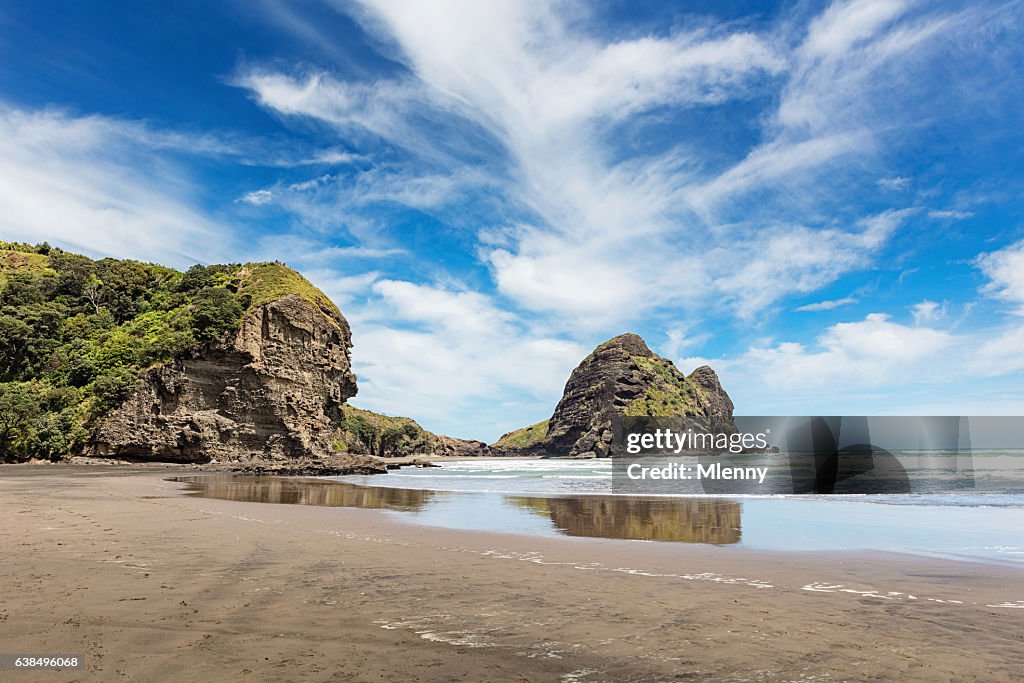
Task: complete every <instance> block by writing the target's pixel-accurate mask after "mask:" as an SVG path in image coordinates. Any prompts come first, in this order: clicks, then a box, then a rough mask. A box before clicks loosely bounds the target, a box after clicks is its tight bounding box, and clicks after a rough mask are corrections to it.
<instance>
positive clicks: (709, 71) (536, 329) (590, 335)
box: [0, 0, 1024, 440]
mask: <svg viewBox="0 0 1024 683" xmlns="http://www.w3.org/2000/svg"><path fill="white" fill-rule="evenodd" d="M171 4H172V3H157V2H152V3H147V2H136V3H123V2H102V1H96V2H91V3H79V2H10V1H9V0H0V180H2V182H0V237H2V238H4V239H17V240H29V241H42V240H48V241H50V242H51V243H53V244H58V245H61V246H63V247H65V248H68V249H75V250H80V251H83V252H86V253H88V254H90V255H93V256H106V255H111V256H117V257H125V258H141V259H145V260H151V261H157V262H161V263H165V264H168V265H174V266H179V267H187V266H188V265H190V264H191V263H195V262H203V263H213V262H238V261H247V260H265V259H275V258H276V259H281V260H283V261H286V262H287V263H288V264H289V265H290V266H293V267H295V268H297V269H299V270H301V271H302V272H303V273H304V274H305V275H306V276H307V277H309V278H310V279H311V280H312V281H313V282H314V283H316V284H317V285H319V286H320V287H321V288H322V289H324V290H325V291H326V292H327V293H328V294H329V295H331V296H332V297H333V298H334V299H335V301H336V302H337V303H338V304H339V306H340V307H341V309H342V311H343V312H344V313H345V315H346V317H347V318H348V319H349V321H350V323H351V325H352V329H353V335H354V344H355V346H354V349H353V360H354V363H355V367H356V371H357V373H358V375H359V378H360V390H359V396H358V397H357V398H356V399H355V400H354V403H356V404H357V405H360V406H363V407H366V408H370V409H374V410H380V411H384V412H388V413H392V414H405V415H410V416H412V417H415V418H417V419H418V420H420V421H421V422H422V423H423V424H424V426H426V427H428V428H431V429H434V430H437V431H443V432H447V433H451V434H455V435H458V436H466V437H476V438H482V439H486V440H492V439H493V438H495V437H497V436H498V435H499V434H501V433H502V432H503V431H507V430H509V429H512V428H515V427H518V426H521V425H523V424H528V423H532V422H536V421H538V420H540V419H543V418H545V417H547V416H548V415H549V414H550V412H551V409H552V407H553V406H554V403H555V402H556V401H557V399H558V397H559V396H560V394H561V389H562V386H563V384H564V382H565V379H566V377H567V376H568V373H569V372H570V371H571V369H572V368H573V367H574V366H575V365H576V363H577V362H578V361H579V360H580V359H581V358H582V357H583V356H584V355H586V353H588V352H589V350H590V349H591V348H592V347H593V346H594V345H596V344H597V343H599V342H601V341H603V340H605V339H607V338H608V337H610V336H613V335H615V334H618V333H620V332H623V331H635V332H638V333H640V334H641V335H643V336H644V338H645V339H646V340H647V341H648V343H649V344H650V345H651V347H652V348H654V349H655V350H656V351H658V352H660V353H662V354H663V355H666V356H667V357H669V358H671V359H673V360H674V361H676V363H677V364H678V365H679V366H680V367H681V368H682V369H684V370H687V371H688V370H690V369H692V368H693V367H695V366H696V365H698V364H701V363H704V362H707V363H709V364H711V365H712V366H713V367H714V368H716V370H718V371H719V374H720V375H721V377H722V381H723V383H724V385H725V387H726V389H727V390H728V391H729V392H730V394H731V395H732V397H733V399H734V401H735V403H736V406H737V412H738V413H741V414H748V415H749V414H894V413H895V414H1022V413H1024V384H1022V379H1024V318H1022V314H1024V217H1022V208H1024V205H1022V202H1021V196H1022V190H1024V162H1022V159H1024V111H1022V102H1024V76H1022V75H1021V74H1022V72H1024V40H1021V37H1022V31H1021V28H1022V23H1024V7H1022V4H1021V3H1020V2H986V3H971V2H912V1H909V0H907V1H903V0H855V1H853V2H832V3H828V2H784V3H779V4H772V3H767V2H757V3H742V2H716V3H676V4H669V3H660V2H658V3H653V2H652V3H643V4H642V3H632V2H597V3H576V2H555V3H546V2H528V1H525V0H523V1H516V2H505V1H502V0H493V1H490V2H486V3H480V2H456V1H454V0H451V1H449V0H436V1H433V2H429V3H405V2H385V1H383V0H367V1H366V2H351V3H349V2H334V1H332V0H322V1H316V0H307V1H300V2H278V1H274V0H262V1H248V2H241V1H239V2H209V1H206V2H179V3H173V7H171V6H170V5H171Z"/></svg>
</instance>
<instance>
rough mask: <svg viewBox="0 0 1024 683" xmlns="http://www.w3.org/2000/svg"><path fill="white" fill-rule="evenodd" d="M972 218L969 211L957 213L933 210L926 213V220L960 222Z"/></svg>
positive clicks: (952, 210)
mask: <svg viewBox="0 0 1024 683" xmlns="http://www.w3.org/2000/svg"><path fill="white" fill-rule="evenodd" d="M973 216H974V213H973V212H971V211H957V210H955V209H946V210H933V211H929V212H928V218H934V219H936V220H950V221H962V220H964V219H965V218H971V217H973Z"/></svg>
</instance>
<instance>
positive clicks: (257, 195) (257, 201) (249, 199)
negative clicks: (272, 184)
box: [236, 190, 274, 206]
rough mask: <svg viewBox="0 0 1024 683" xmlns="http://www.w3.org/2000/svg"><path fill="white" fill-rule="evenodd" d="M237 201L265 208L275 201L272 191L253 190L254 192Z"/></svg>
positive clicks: (247, 193)
mask: <svg viewBox="0 0 1024 683" xmlns="http://www.w3.org/2000/svg"><path fill="white" fill-rule="evenodd" d="M236 201H239V202H245V203H246V204H252V205H253V206H263V205H264V204H269V203H270V202H272V201H274V193H273V192H271V191H270V190H253V191H252V192H246V193H245V194H243V195H242V196H241V197H239V198H238V199H237V200H236Z"/></svg>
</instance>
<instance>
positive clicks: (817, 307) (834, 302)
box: [794, 296, 857, 312]
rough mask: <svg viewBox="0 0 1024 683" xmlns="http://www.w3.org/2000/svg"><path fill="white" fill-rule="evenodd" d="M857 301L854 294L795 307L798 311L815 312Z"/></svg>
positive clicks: (829, 309)
mask: <svg viewBox="0 0 1024 683" xmlns="http://www.w3.org/2000/svg"><path fill="white" fill-rule="evenodd" d="M855 303H857V300H856V299H854V298H853V297H852V296H844V297H843V298H842V299H830V300H827V301H817V302H815V303H811V304H804V305H803V306H799V307H797V308H795V309H794V310H796V311H802V312H813V311H831V310H833V309H836V308H839V307H841V306H849V305H850V304H855Z"/></svg>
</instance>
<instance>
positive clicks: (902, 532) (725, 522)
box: [331, 449, 1024, 566]
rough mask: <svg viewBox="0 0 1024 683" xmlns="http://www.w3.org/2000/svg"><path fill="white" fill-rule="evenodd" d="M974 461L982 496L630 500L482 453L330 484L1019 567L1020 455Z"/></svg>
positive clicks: (542, 526) (436, 515)
mask: <svg viewBox="0 0 1024 683" xmlns="http://www.w3.org/2000/svg"><path fill="white" fill-rule="evenodd" d="M895 455H897V456H898V457H899V459H900V461H901V462H902V463H904V465H905V466H906V469H907V471H908V474H910V475H911V476H913V477H915V478H917V479H927V477H929V476H932V475H933V473H934V472H935V471H936V470H938V471H941V470H942V469H943V463H944V462H946V461H947V460H950V459H951V458H952V457H954V456H956V455H957V454H955V453H951V452H950V453H946V452H941V451H913V452H911V451H906V452H898V453H895ZM971 456H972V457H971V466H972V472H971V481H973V482H975V483H976V484H977V485H984V486H983V488H986V489H987V490H988V492H982V491H979V490H978V489H977V487H976V488H970V489H964V490H960V491H953V492H947V493H924V494H888V495H773V496H716V497H708V496H706V495H662V496H633V495H629V496H627V495H616V494H615V493H614V489H613V486H612V464H611V462H610V461H609V460H606V459H600V460H558V459H506V458H479V459H473V460H462V461H449V462H441V463H436V464H437V465H438V466H437V467H430V468H408V467H407V468H402V469H400V470H393V471H391V472H389V473H388V474H387V475H385V476H380V475H374V476H348V477H336V478H331V479H332V480H335V481H338V482H342V483H345V484H350V485H357V486H360V487H364V486H365V487H374V488H392V489H404V490H420V491H428V492H432V493H431V495H430V498H429V499H428V500H427V501H426V502H425V503H424V504H423V505H421V506H419V507H418V508H417V509H415V510H403V511H401V512H399V513H397V514H400V515H401V516H402V517H403V518H406V519H409V520H410V521H414V522H416V523H421V524H428V525H433V526H441V527H446V528H455V529H475V530H490V531H499V532H511V533H527V534H541V535H569V536H597V537H605V538H621V539H630V540H646V541H661V542H689V543H710V544H714V545H719V546H722V547H745V548H759V549H766V550H792V551H815V550H817V551H821V550H825V551H847V550H874V551H891V552H901V553H911V554H916V555H924V556H932V557H944V558H949V559H962V560H972V561H982V562H991V563H999V564H1010V565H1018V566H1024V479H1022V477H1021V471H1022V468H1024V451H1019V450H994V449H993V450H988V451H974V452H973V453H972V454H971ZM959 457H960V458H961V460H962V457H963V454H962V453H961V454H959ZM944 458H945V459H946V460H944ZM993 490H996V491H998V492H992V491H993Z"/></svg>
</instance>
